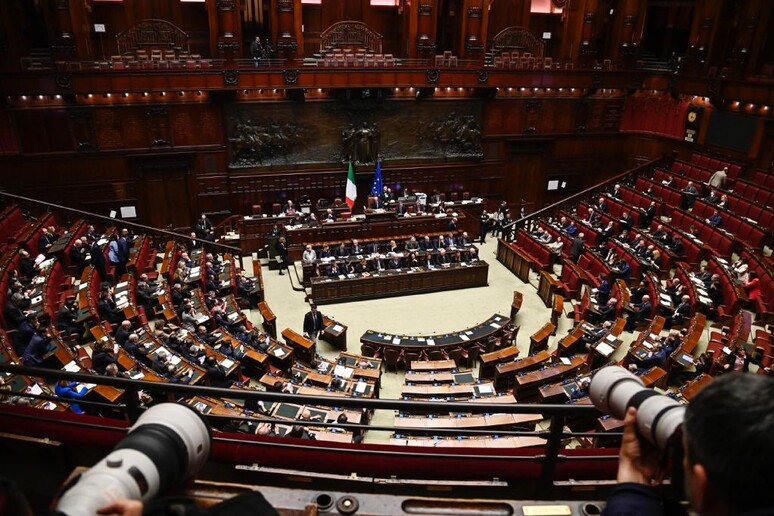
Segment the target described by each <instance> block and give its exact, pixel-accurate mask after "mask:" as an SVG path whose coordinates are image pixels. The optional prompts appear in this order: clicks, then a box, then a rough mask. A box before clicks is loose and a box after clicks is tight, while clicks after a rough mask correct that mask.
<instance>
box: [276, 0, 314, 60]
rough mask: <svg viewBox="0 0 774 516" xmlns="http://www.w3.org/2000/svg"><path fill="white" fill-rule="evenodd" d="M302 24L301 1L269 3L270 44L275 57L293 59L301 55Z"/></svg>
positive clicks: (287, 0) (289, 0) (277, 0)
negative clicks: (275, 54) (274, 51)
mask: <svg viewBox="0 0 774 516" xmlns="http://www.w3.org/2000/svg"><path fill="white" fill-rule="evenodd" d="M323 5H324V4H323ZM302 22H303V20H302V5H301V0H276V1H273V2H272V3H271V28H272V43H273V45H274V48H275V50H276V51H277V57H283V58H287V59H293V58H296V57H301V56H302V55H303V52H304V48H303V47H304V45H303V41H304V39H303V34H302V32H301V24H302ZM323 29H325V22H324V20H323Z"/></svg>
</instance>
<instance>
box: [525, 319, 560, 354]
mask: <svg viewBox="0 0 774 516" xmlns="http://www.w3.org/2000/svg"><path fill="white" fill-rule="evenodd" d="M555 332H556V325H554V324H553V323H550V322H549V323H546V324H545V325H544V326H543V327H542V328H540V329H539V330H538V331H536V332H535V333H534V334H532V335H531V336H530V337H529V354H530V355H532V354H534V353H537V352H538V351H542V350H544V349H547V348H548V339H549V338H550V337H551V335H553V334H554V333H555Z"/></svg>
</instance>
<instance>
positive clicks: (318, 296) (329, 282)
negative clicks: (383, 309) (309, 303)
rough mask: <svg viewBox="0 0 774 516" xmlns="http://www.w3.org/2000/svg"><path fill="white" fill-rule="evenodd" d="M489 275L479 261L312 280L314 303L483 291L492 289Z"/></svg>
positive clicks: (482, 262)
mask: <svg viewBox="0 0 774 516" xmlns="http://www.w3.org/2000/svg"><path fill="white" fill-rule="evenodd" d="M398 270H399V271H400V272H398ZM488 275H489V264H488V263H486V262H484V261H477V262H474V263H470V264H467V265H462V264H459V263H453V264H450V265H449V267H438V268H435V269H432V270H431V269H428V268H427V267H416V268H414V269H407V268H402V269H395V270H385V271H382V272H379V273H371V274H370V275H369V276H363V275H356V276H355V277H353V278H348V277H345V278H344V279H331V278H327V277H316V278H312V299H314V302H315V303H317V304H318V305H319V304H327V303H344V302H350V301H361V300H364V299H376V298H384V297H393V296H403V295H413V294H424V293H428V292H439V291H442V290H456V289H462V288H472V287H483V286H486V285H488V281H487V278H488Z"/></svg>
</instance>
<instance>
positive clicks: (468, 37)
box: [457, 0, 489, 59]
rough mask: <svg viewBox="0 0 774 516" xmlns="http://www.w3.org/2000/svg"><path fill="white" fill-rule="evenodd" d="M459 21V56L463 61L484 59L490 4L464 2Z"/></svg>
mask: <svg viewBox="0 0 774 516" xmlns="http://www.w3.org/2000/svg"><path fill="white" fill-rule="evenodd" d="M459 20H460V26H459V27H460V29H459V30H460V33H459V34H460V38H459V42H458V45H459V46H458V49H457V54H458V55H459V56H460V57H461V58H462V59H479V58H481V57H483V55H484V51H485V47H486V41H487V39H486V38H487V29H488V22H489V2H485V1H484V0H463V1H462V9H461V12H460V13H459Z"/></svg>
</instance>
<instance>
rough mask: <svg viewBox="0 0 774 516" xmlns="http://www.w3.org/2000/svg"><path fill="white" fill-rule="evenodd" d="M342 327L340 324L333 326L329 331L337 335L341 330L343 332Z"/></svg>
mask: <svg viewBox="0 0 774 516" xmlns="http://www.w3.org/2000/svg"><path fill="white" fill-rule="evenodd" d="M343 329H344V327H343V326H342V325H340V324H334V325H333V328H331V331H335V332H336V333H339V332H340V331H341V330H343Z"/></svg>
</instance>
